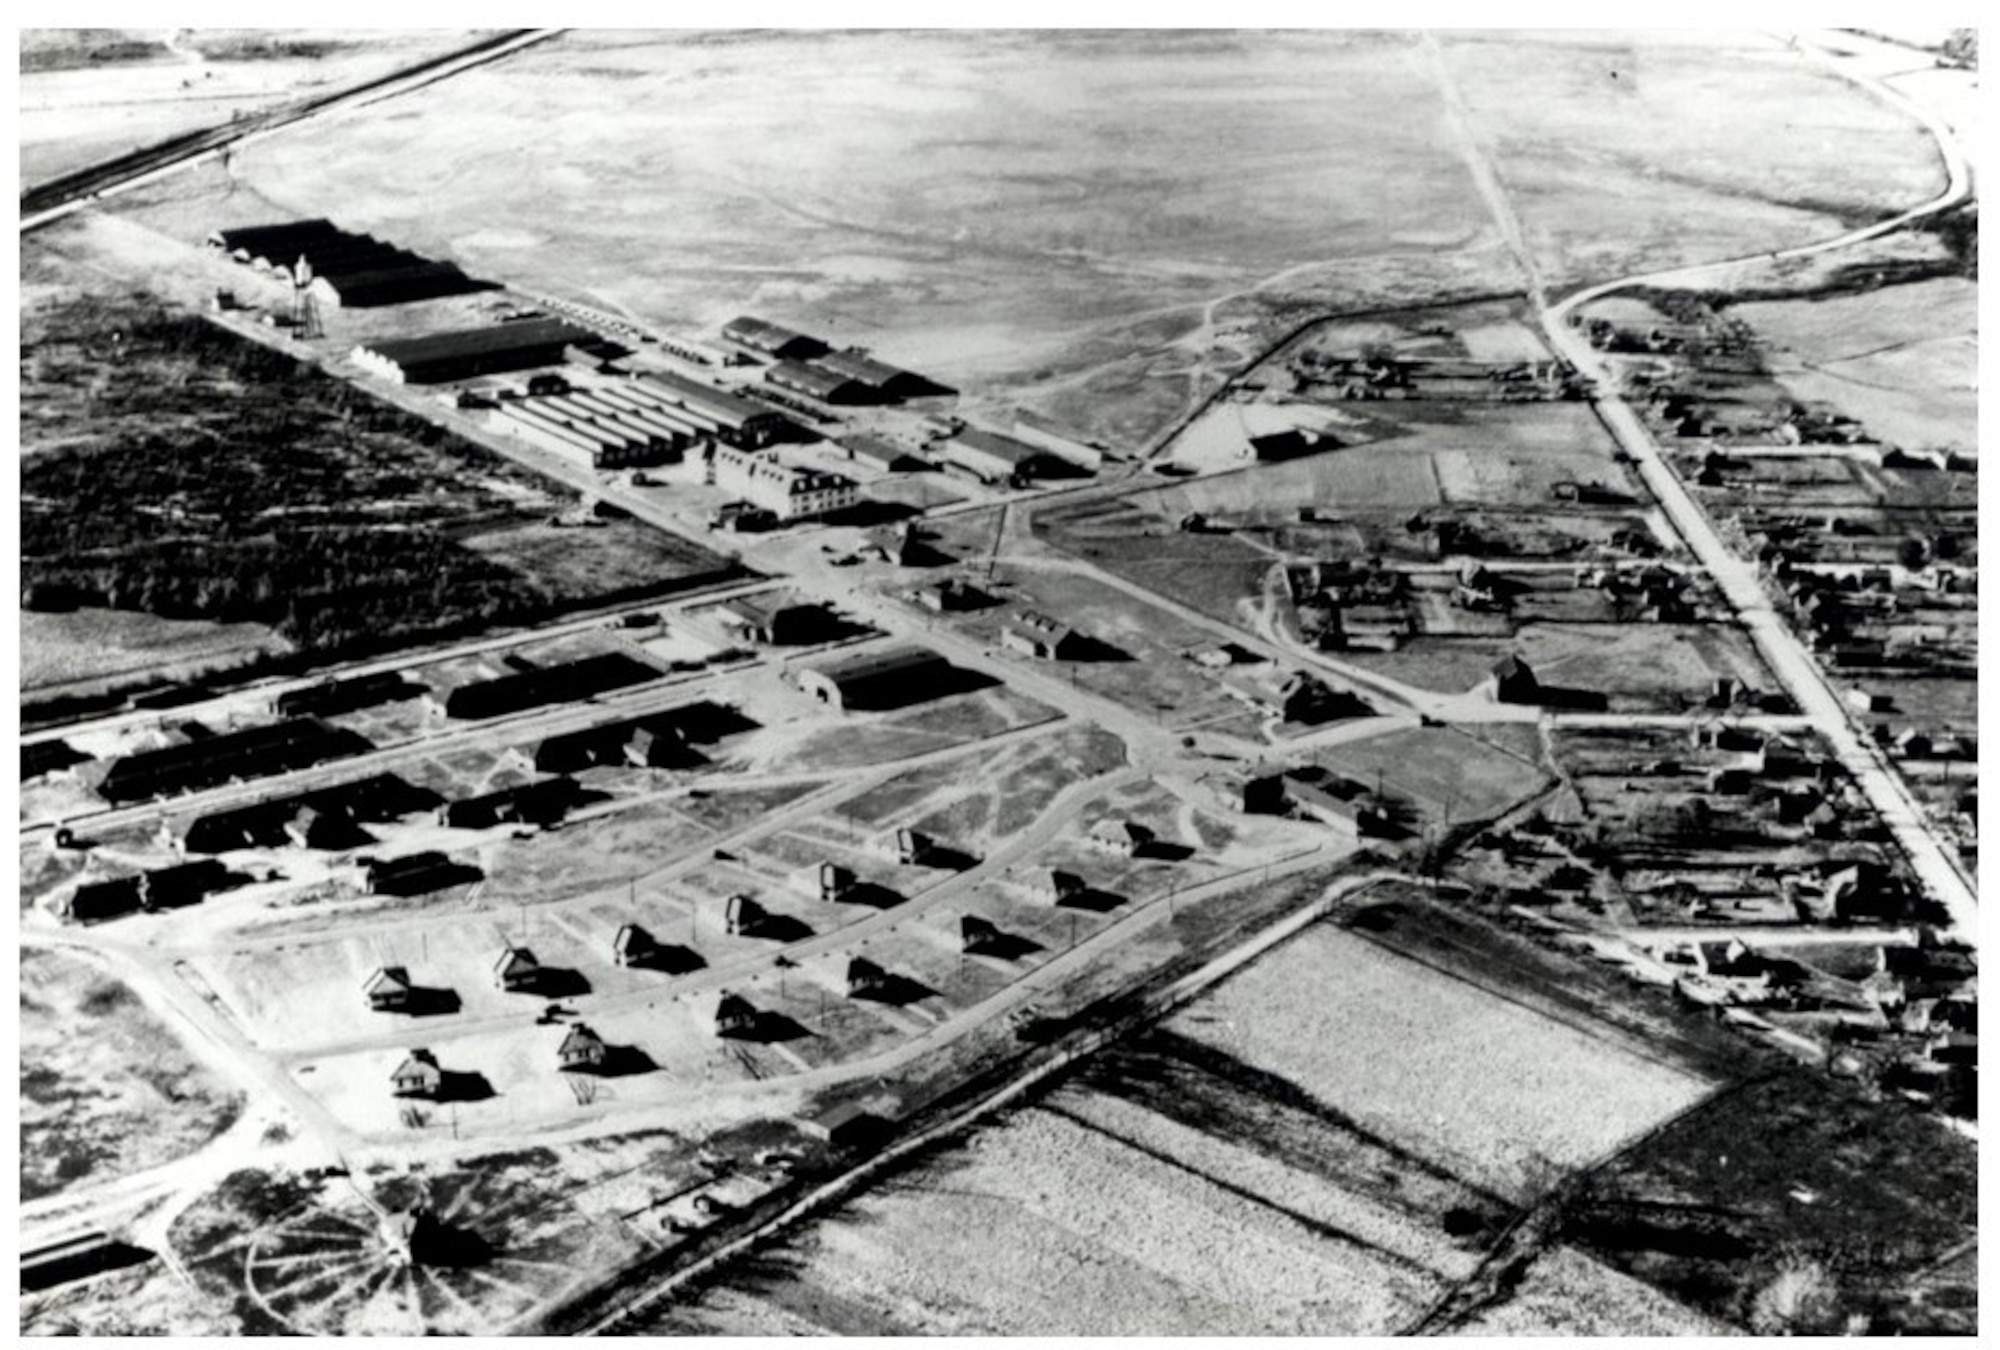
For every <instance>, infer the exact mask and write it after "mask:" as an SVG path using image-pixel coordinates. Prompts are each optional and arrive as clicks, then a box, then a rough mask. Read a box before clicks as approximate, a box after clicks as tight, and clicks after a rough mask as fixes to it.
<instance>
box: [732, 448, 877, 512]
mask: <svg viewBox="0 0 2000 1350" xmlns="http://www.w3.org/2000/svg"><path fill="white" fill-rule="evenodd" d="M708 479H709V482H710V483H711V484H712V485H713V486H716V487H721V488H726V489H728V490H729V491H731V492H733V493H735V494H736V495H737V496H739V497H741V498H742V499H743V500H745V501H747V502H749V503H750V504H751V505H752V506H756V507H760V508H762V509H763V510H766V511H769V512H770V513H771V514H772V515H774V516H776V517H777V518H778V519H779V520H781V521H786V520H809V519H811V518H812V517H814V516H824V515H830V514H831V513H833V512H835V511H844V510H846V509H847V508H849V507H851V506H853V505H854V504H855V503H856V502H858V501H860V500H861V490H860V488H859V486H858V485H857V484H856V483H855V481H854V480H853V479H852V478H848V477H846V476H844V475H842V474H837V473H822V472H820V471H819V470H817V469H801V468H795V467H793V466H791V465H788V464H783V463H780V462H779V460H778V458H777V456H776V455H775V454H757V453H754V452H752V451H748V450H737V449H734V448H732V447H730V446H726V445H719V446H716V447H715V449H714V452H713V453H712V454H711V455H710V457H709V460H708Z"/></svg>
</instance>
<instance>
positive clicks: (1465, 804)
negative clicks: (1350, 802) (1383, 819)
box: [1317, 726, 1549, 828]
mask: <svg viewBox="0 0 2000 1350" xmlns="http://www.w3.org/2000/svg"><path fill="white" fill-rule="evenodd" d="M1496 733H1498V734H1497V735H1496ZM1523 733H1526V734H1525V735H1524V734H1523ZM1506 741H1513V742H1516V744H1514V745H1506V744H1505V742H1506ZM1495 742H1500V743H1498V744H1496V743H1495ZM1317 758H1318V759H1319V760H1320V762H1322V763H1324V764H1326V765H1327V766H1328V767H1329V768H1331V769H1333V770H1334V771H1335V772H1337V773H1340V774H1344V775H1346V776H1347V777H1349V778H1353V779H1356V780H1358V781H1360V782H1363V783H1366V784H1369V785H1370V786H1373V785H1375V784H1376V783H1377V782H1379V783H1380V784H1381V786H1382V788H1383V790H1384V791H1386V792H1387V793H1388V794H1389V796H1390V797H1392V798H1395V799H1398V800H1400V801H1405V802H1408V803H1410V804H1411V805H1412V807H1413V808H1414V809H1415V822H1420V824H1421V827H1425V828H1427V827H1429V826H1432V825H1439V824H1449V825H1454V826H1456V825H1463V824H1465V823H1467V822H1468V821H1474V820H1486V819H1490V818H1492V817H1494V816H1497V815H1500V814H1502V813H1503V812H1505V811H1507V810H1509V809H1510V808H1512V807H1513V806H1515V805H1516V804H1518V803H1519V802H1521V801H1522V800H1524V799H1525V798H1526V797H1528V796H1529V795H1530V794H1532V793H1534V792H1536V791H1537V790H1539V789H1540V788H1541V787H1542V786H1543V785H1544V784H1546V783H1547V782H1548V781H1549V775H1548V773H1547V771H1545V770H1544V769H1542V768H1541V767H1540V758H1541V756H1540V747H1539V746H1538V745H1536V744H1535V738H1534V734H1533V730H1532V728H1508V727H1498V726H1491V727H1481V728H1478V730H1477V733H1476V734H1474V733H1472V732H1468V731H1462V730H1459V729H1457V728H1455V727H1417V728H1413V729H1411V730H1409V731H1398V732H1393V733H1391V734H1390V735H1387V736H1373V737H1370V738H1368V739H1366V740H1360V741H1354V742H1351V743H1350V744H1347V745H1342V746H1338V747H1336V748H1334V749H1333V750H1330V751H1328V752H1326V753H1325V754H1324V755H1321V756H1318V757H1317Z"/></svg>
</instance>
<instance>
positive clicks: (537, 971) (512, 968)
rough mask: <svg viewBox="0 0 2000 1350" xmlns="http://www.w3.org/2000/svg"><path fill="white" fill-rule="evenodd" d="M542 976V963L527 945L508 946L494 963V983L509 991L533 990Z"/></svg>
mask: <svg viewBox="0 0 2000 1350" xmlns="http://www.w3.org/2000/svg"><path fill="white" fill-rule="evenodd" d="M541 978H542V963H541V962H540V961H537V960H536V959H535V954H534V953H533V952H531V951H529V950H528V949H527V948H526V947H507V948H505V949H504V950H502V951H501V953H500V958H499V959H498V960H497V961H495V962H494V963H493V983H494V984H496V985H498V986H499V987H500V988H502V989H505V990H506V991H507V992H509V993H518V992H520V991H522V990H531V989H533V988H534V987H535V985H536V984H538V983H539V982H540V981H541Z"/></svg>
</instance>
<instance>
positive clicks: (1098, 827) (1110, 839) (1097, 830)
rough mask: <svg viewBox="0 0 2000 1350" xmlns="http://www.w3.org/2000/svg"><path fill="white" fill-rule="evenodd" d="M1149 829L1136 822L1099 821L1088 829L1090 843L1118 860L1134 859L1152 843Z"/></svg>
mask: <svg viewBox="0 0 2000 1350" xmlns="http://www.w3.org/2000/svg"><path fill="white" fill-rule="evenodd" d="M1154 838H1155V836H1154V834H1153V831H1152V830H1151V828H1149V827H1148V826H1145V825H1141V824H1140V823H1139V822H1138V821H1136V820H1100V821H1098V822H1097V823H1096V824H1095V825H1092V826H1091V827H1090V842H1091V843H1092V844H1093V845H1094V846H1096V847H1097V848H1100V849H1102V850H1103V851H1104V852H1106V853H1109V854H1112V855H1114V856H1116V857H1120V858H1136V857H1138V856H1139V855H1140V854H1142V853H1144V852H1145V851H1146V850H1147V849H1148V848H1150V847H1151V846H1152V844H1153V841H1154Z"/></svg>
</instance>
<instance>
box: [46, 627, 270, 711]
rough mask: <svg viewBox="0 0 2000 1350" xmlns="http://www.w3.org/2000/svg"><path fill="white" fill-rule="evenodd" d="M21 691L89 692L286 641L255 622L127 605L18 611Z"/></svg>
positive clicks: (196, 670) (192, 672) (204, 666)
mask: <svg viewBox="0 0 2000 1350" xmlns="http://www.w3.org/2000/svg"><path fill="white" fill-rule="evenodd" d="M19 650H20V653H21V692H22V693H23V694H25V695H28V696H30V697H45V698H46V697H59V696H62V695H68V694H83V693H90V692H92V691H94V690H96V689H99V688H102V687H105V686H107V685H111V684H116V683H119V682H121V681H125V680H132V679H135V678H137V677H140V676H145V677H147V678H148V679H162V680H167V681H173V680H184V679H190V678H193V677H195V676H197V675H199V674H201V673H202V672H204V671H207V670H211V669H217V668H222V669H226V668H228V667H230V666H233V665H237V664H239V663H241V662H244V661H247V660H251V659H253V658H255V657H257V656H260V655H263V654H265V653H274V654H283V653H285V652H289V651H291V650H292V644H291V643H289V642H287V641H285V640H284V639H283V638H281V637H279V636H278V635H277V634H276V633H275V632H273V631H272V630H271V629H270V628H269V627H268V626H266V625H264V624H260V623H216V622H214V621H212V620H208V619H164V618H161V617H160V616H158V615H156V614H142V613H138V612H136V611H133V610H118V609H77V610H70V611H68V612H66V613H55V614H38V613H36V612H34V611H33V610H25V609H24V610H22V611H21V646H20V649H19Z"/></svg>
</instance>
